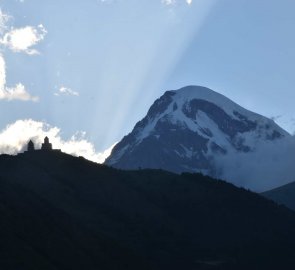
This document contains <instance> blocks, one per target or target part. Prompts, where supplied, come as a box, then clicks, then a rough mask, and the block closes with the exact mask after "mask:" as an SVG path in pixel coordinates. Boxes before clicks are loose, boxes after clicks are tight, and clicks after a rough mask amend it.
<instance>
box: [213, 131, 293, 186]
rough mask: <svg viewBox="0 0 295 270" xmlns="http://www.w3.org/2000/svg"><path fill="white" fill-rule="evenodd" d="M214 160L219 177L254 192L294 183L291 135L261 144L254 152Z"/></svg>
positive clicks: (234, 154) (231, 154) (230, 154)
mask: <svg viewBox="0 0 295 270" xmlns="http://www.w3.org/2000/svg"><path fill="white" fill-rule="evenodd" d="M215 158H216V162H217V164H218V167H219V170H220V173H221V175H222V177H221V178H223V179H225V180H227V181H229V182H231V183H234V184H235V185H237V186H242V187H246V188H250V189H252V190H254V191H259V192H260V191H261V192H262V191H265V190H269V189H272V188H275V187H278V186H281V185H284V184H287V183H289V182H292V181H295V166H294V160H295V136H290V137H288V138H284V139H280V140H276V141H274V142H265V143H262V144H260V145H259V147H257V149H256V150H255V151H254V152H250V153H228V154H227V155H225V156H222V157H221V156H220V157H215ZM218 174H219V173H218Z"/></svg>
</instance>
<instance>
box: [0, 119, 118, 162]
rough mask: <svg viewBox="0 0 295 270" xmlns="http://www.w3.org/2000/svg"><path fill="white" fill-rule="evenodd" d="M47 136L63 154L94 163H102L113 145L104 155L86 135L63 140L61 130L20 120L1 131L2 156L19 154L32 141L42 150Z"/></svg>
mask: <svg viewBox="0 0 295 270" xmlns="http://www.w3.org/2000/svg"><path fill="white" fill-rule="evenodd" d="M45 136H48V137H49V139H50V142H51V143H52V145H53V147H54V148H56V149H61V150H62V151H63V152H65V153H68V154H71V155H74V156H83V157H85V158H86V159H89V160H92V161H94V162H98V163H102V162H104V160H105V159H106V158H107V157H108V156H109V155H110V153H111V150H112V148H113V147H114V145H112V146H111V147H110V148H108V149H106V150H105V151H103V152H102V153H99V152H97V151H96V150H95V147H94V145H93V144H92V143H91V142H89V141H87V139H86V138H85V133H79V134H78V133H77V134H75V135H74V136H72V137H71V138H70V139H69V140H63V139H62V138H61V136H60V129H59V128H58V127H52V126H50V125H48V124H46V123H44V122H38V121H34V120H32V119H25V120H18V121H16V122H14V123H13V124H10V125H8V126H7V127H6V128H5V129H3V130H2V131H0V154H11V155H14V154H17V153H20V152H22V151H24V150H25V149H26V145H27V143H28V141H29V140H30V139H32V140H33V141H34V143H35V148H40V146H41V143H42V142H43V139H44V137H45Z"/></svg>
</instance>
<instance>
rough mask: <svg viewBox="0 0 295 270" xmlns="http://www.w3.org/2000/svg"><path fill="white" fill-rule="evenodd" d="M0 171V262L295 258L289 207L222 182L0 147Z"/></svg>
mask: <svg viewBox="0 0 295 270" xmlns="http://www.w3.org/2000/svg"><path fill="white" fill-rule="evenodd" d="M0 172H1V173H0V215H1V219H0V228H1V230H0V237H1V239H2V241H0V251H1V252H0V268H3V269H19V268H21V269H24V270H26V269H30V270H35V269H36V270H37V269H46V270H47V269H48V270H49V269H50V270H51V269H54V270H59V269H71V270H74V269H93V270H94V269H103V270H105V269H130V270H132V269H153V270H155V269H175V270H176V269H187V270H190V269H192V270H193V269H208V267H209V269H210V267H211V266H212V264H213V265H214V267H213V269H227V270H228V269H249V268H251V269H278V267H283V268H284V269H293V267H294V265H295V261H294V256H293V254H294V250H295V214H294V212H292V211H291V210H289V209H287V208H285V207H282V206H278V205H277V204H275V203H274V202H272V201H270V200H267V199H265V198H263V197H261V196H260V195H258V194H255V193H252V192H250V191H247V190H245V189H242V188H237V187H235V186H233V185H232V184H228V183H226V182H224V181H218V180H216V179H212V178H210V177H205V176H203V175H201V174H189V173H184V174H182V175H177V174H173V173H171V172H167V171H163V170H139V171H124V170H117V169H113V168H109V167H107V166H105V165H99V164H96V163H94V162H90V161H87V160H85V159H84V158H82V157H73V156H70V155H67V154H64V153H62V152H55V151H33V152H31V153H30V152H27V153H25V154H22V155H18V156H8V155H1V156H0ZM217 224H218V225H217ZM290 254H292V255H290ZM210 265H211V266H210ZM255 267H256V268H255Z"/></svg>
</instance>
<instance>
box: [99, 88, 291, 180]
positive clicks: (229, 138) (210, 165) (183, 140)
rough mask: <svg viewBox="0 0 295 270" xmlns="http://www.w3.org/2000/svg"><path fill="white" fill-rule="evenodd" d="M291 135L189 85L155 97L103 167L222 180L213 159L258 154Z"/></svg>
mask: <svg viewBox="0 0 295 270" xmlns="http://www.w3.org/2000/svg"><path fill="white" fill-rule="evenodd" d="M288 136H290V134H289V133H288V132H286V131H285V130H283V129H282V128H281V127H279V126H278V125H277V124H276V123H275V122H274V121H273V120H271V119H268V118H266V117H264V116H262V115H259V114H257V113H253V112H251V111H249V110H246V109H244V108H242V107H241V106H240V105H238V104H236V103H234V102H233V101H231V100H230V99H228V98H226V97H225V96H223V95H221V94H219V93H217V92H214V91H213V90H211V89H209V88H206V87H200V86H187V87H184V88H181V89H179V90H172V91H166V92H165V93H164V94H163V95H162V96H161V97H160V98H159V99H157V100H156V101H155V102H154V103H153V105H152V106H151V107H150V109H149V110H148V113H147V115H146V116H145V117H144V118H143V119H142V120H141V121H139V122H138V123H137V124H136V125H135V127H134V128H133V130H132V132H130V133H129V134H128V135H126V136H125V137H124V138H123V139H122V140H121V141H120V142H119V143H118V144H117V145H116V146H115V147H114V148H113V151H112V153H111V155H110V156H109V157H108V158H107V159H106V161H105V164H107V165H110V166H113V167H116V168H122V169H137V168H162V169H165V170H169V171H172V172H176V173H181V172H184V171H188V172H202V173H205V174H208V175H211V176H214V177H220V174H218V168H217V166H216V164H215V163H216V162H215V160H214V159H216V158H218V157H222V156H223V155H226V154H227V153H228V152H231V153H232V152H235V151H236V152H242V153H243V152H245V153H247V152H250V151H255V148H256V147H257V145H259V144H260V143H261V142H265V141H274V140H277V139H280V138H284V137H288Z"/></svg>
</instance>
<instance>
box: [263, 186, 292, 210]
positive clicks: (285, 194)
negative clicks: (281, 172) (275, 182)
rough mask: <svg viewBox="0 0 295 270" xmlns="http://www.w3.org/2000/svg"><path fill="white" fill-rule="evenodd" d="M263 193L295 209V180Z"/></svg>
mask: <svg viewBox="0 0 295 270" xmlns="http://www.w3.org/2000/svg"><path fill="white" fill-rule="evenodd" d="M261 195H263V196H264V197H266V198H269V199H271V200H273V201H275V202H277V203H279V204H284V205H286V206H287V207H289V208H290V209H292V210H295V182H292V183H289V184H287V185H284V186H281V187H278V188H275V189H272V190H269V191H266V192H263V193H261Z"/></svg>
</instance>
